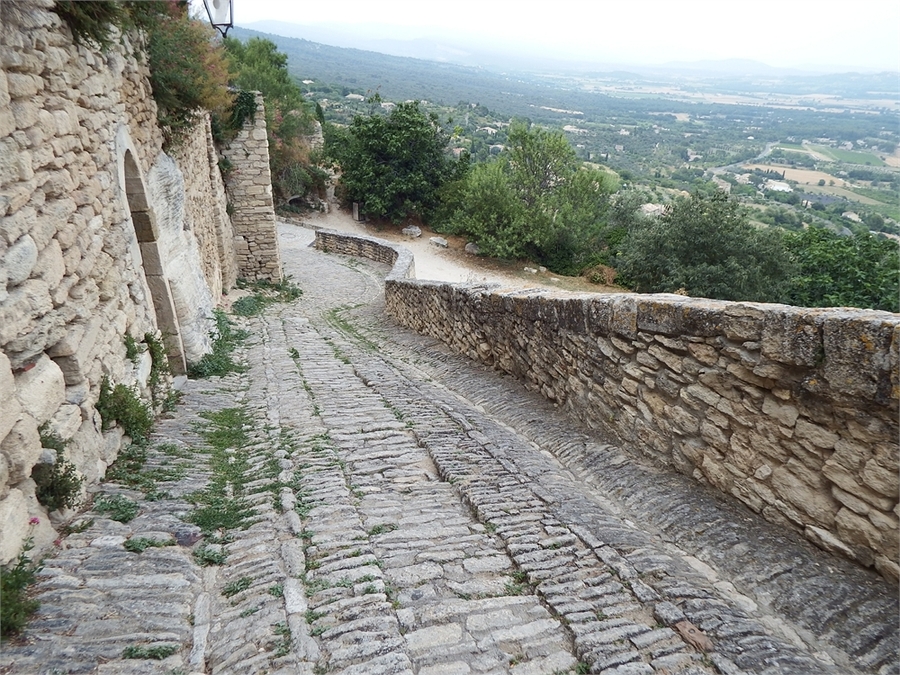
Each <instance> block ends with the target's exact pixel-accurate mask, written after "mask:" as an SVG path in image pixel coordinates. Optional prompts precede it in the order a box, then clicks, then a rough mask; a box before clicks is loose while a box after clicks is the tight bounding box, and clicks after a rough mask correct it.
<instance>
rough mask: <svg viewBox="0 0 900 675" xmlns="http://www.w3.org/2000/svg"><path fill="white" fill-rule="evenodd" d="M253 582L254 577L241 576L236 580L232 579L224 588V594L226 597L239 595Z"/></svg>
mask: <svg viewBox="0 0 900 675" xmlns="http://www.w3.org/2000/svg"><path fill="white" fill-rule="evenodd" d="M251 583H253V579H251V578H250V577H241V578H240V579H237V580H235V581H231V582H229V583H227V584H225V586H224V587H223V588H222V595H224V596H225V597H226V598H230V597H232V596H235V595H237V594H238V593H240V592H241V591H246V590H247V589H248V588H250V584H251Z"/></svg>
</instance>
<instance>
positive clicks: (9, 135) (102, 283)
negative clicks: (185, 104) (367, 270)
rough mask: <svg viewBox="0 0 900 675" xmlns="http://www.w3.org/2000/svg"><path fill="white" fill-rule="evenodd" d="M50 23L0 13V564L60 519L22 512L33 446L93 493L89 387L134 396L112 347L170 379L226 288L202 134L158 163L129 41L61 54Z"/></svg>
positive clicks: (61, 34) (221, 194)
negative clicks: (158, 362)
mask: <svg viewBox="0 0 900 675" xmlns="http://www.w3.org/2000/svg"><path fill="white" fill-rule="evenodd" d="M52 7H53V2H52V0H30V1H29V2H2V3H0V564H5V563H7V562H9V561H10V560H12V559H13V558H14V557H15V556H16V555H18V552H19V550H21V546H22V542H23V541H24V540H25V538H26V537H29V536H31V537H33V538H34V539H35V543H36V551H40V550H41V549H42V548H45V547H46V546H47V545H49V543H50V542H52V541H53V540H54V539H56V537H57V535H56V533H55V531H54V528H53V526H54V524H56V525H58V524H59V523H60V522H61V521H62V519H63V518H64V514H59V513H54V514H52V516H53V520H52V522H51V519H50V518H49V517H48V515H50V514H47V513H46V510H45V509H44V507H43V506H42V505H41V504H40V503H39V502H38V501H37V499H36V496H35V488H36V485H35V483H34V480H33V479H32V470H33V468H34V466H35V465H36V463H38V462H43V461H52V459H53V454H54V453H53V452H52V451H45V450H44V449H43V448H42V440H41V434H40V432H39V429H42V430H43V432H44V435H45V437H46V435H47V434H48V433H52V434H54V435H56V436H57V437H59V438H60V439H61V440H62V441H64V442H65V444H66V445H65V450H64V452H63V453H62V455H63V457H62V458H63V459H66V460H67V461H70V462H72V463H73V464H74V465H75V466H76V468H77V469H78V471H79V472H80V474H81V475H82V476H83V477H84V478H85V479H86V484H87V485H90V484H91V483H93V482H96V481H97V480H99V478H100V477H102V476H103V475H104V473H105V471H106V468H107V466H108V465H109V464H110V463H111V462H112V461H113V460H114V459H115V457H116V455H117V453H118V451H119V448H120V445H121V443H122V431H121V430H120V429H116V428H114V429H110V430H104V429H102V427H101V420H100V417H99V415H98V413H97V410H96V402H97V400H98V397H99V393H100V385H101V382H102V380H103V378H104V377H106V378H108V379H109V381H110V382H111V383H113V384H118V383H122V384H125V385H127V386H133V387H135V388H136V390H137V391H139V392H140V393H141V394H142V395H143V396H144V397H145V398H148V395H149V392H148V390H147V385H146V383H147V380H148V376H149V371H150V357H149V355H148V354H147V353H144V354H142V355H140V356H138V357H137V358H136V359H135V362H132V361H131V360H129V359H128V358H126V348H125V336H126V335H127V336H131V337H132V338H134V339H135V340H136V341H138V342H140V341H141V340H142V339H143V337H144V335H145V334H146V333H151V334H153V335H156V336H157V337H162V338H163V339H165V340H166V344H167V347H168V353H169V357H170V365H171V367H172V369H173V370H174V371H175V372H179V371H183V370H184V368H185V362H186V361H192V360H196V359H199V358H200V357H201V356H202V355H203V354H204V353H205V352H206V351H208V349H209V334H208V333H209V329H210V321H209V317H210V314H211V312H212V309H213V307H215V305H216V303H217V302H218V301H219V299H220V294H221V292H222V290H223V289H227V288H228V287H229V286H231V284H232V283H233V282H234V279H235V277H236V275H237V263H236V258H235V254H234V235H233V232H232V229H231V224H230V221H229V218H228V215H227V213H226V199H225V191H224V185H223V182H222V179H221V176H220V175H219V170H218V164H217V162H218V158H217V156H216V152H215V149H214V147H213V146H212V140H211V134H210V129H209V121H208V119H206V118H201V119H200V120H199V121H198V124H197V126H196V127H195V128H194V130H193V131H192V132H191V133H190V134H189V135H188V137H187V138H186V139H185V141H184V143H183V144H182V145H181V146H180V147H179V148H177V149H176V150H174V151H173V152H172V155H171V156H170V155H169V154H166V153H165V152H163V134H162V132H161V130H160V129H159V128H158V127H157V124H156V104H155V102H154V101H153V99H152V97H151V90H150V83H149V72H148V70H147V65H146V59H136V58H135V57H134V56H132V50H131V46H130V44H129V39H128V38H126V39H125V42H126V45H125V46H119V45H114V46H113V47H112V48H111V49H110V50H109V51H108V52H107V53H105V54H104V53H101V52H99V51H95V50H93V49H90V48H88V47H84V46H76V45H75V44H74V42H73V39H72V35H71V33H70V32H69V29H68V28H67V27H66V26H65V25H64V23H63V22H62V20H61V19H60V18H59V17H58V16H57V15H56V14H55V13H54V12H53V11H52ZM235 147H238V146H235ZM32 518H37V519H38V520H39V523H38V524H37V525H33V524H31V523H30V522H29V521H30V520H31V519H32Z"/></svg>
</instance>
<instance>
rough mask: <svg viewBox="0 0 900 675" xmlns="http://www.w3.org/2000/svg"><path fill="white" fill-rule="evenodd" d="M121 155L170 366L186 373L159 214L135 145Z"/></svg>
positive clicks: (130, 211) (144, 267)
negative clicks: (161, 244)
mask: <svg viewBox="0 0 900 675" xmlns="http://www.w3.org/2000/svg"><path fill="white" fill-rule="evenodd" d="M129 145H130V144H129ZM120 147H121V146H120ZM120 157H121V166H120V171H121V172H120V176H123V177H124V183H123V185H122V187H123V192H124V196H125V200H124V201H125V206H126V213H127V214H128V215H130V218H129V221H130V222H131V224H132V228H133V230H134V234H135V236H136V238H137V243H138V246H139V247H140V266H141V268H142V270H143V273H144V279H145V280H146V283H147V289H148V290H149V292H150V297H151V299H152V300H153V310H154V313H155V315H156V324H157V327H158V328H159V330H160V331H161V332H162V335H163V342H164V343H165V345H166V354H167V355H168V357H169V369H170V370H171V372H172V374H173V375H183V374H185V373H186V372H187V362H186V361H185V357H184V345H183V344H182V341H181V329H180V327H179V325H178V315H177V314H176V313H175V305H174V303H173V302H172V290H171V288H170V287H169V280H168V279H167V278H166V275H165V270H164V269H163V264H162V258H161V256H160V253H159V246H158V244H157V241H158V238H159V230H158V228H157V226H156V218H155V216H154V215H153V208H152V207H151V206H150V203H149V202H148V200H147V190H146V188H145V186H144V180H143V178H142V177H141V171H140V168H139V167H138V164H137V162H136V161H135V157H134V152H133V151H132V148H130V147H128V148H125V149H124V152H122V153H121V154H120Z"/></svg>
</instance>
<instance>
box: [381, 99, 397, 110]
mask: <svg viewBox="0 0 900 675" xmlns="http://www.w3.org/2000/svg"><path fill="white" fill-rule="evenodd" d="M396 106H397V104H396V103H391V102H390V101H382V102H381V107H382V108H384V109H385V110H387V111H388V112H390V111H391V110H393V109H394V108H395V107H396Z"/></svg>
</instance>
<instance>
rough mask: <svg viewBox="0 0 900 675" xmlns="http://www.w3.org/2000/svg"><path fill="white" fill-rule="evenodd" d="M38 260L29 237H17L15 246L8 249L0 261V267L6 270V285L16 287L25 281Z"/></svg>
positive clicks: (35, 249) (32, 240)
mask: <svg viewBox="0 0 900 675" xmlns="http://www.w3.org/2000/svg"><path fill="white" fill-rule="evenodd" d="M37 260H38V249H37V245H36V244H35V243H34V239H32V238H31V237H30V236H29V235H27V234H26V235H23V236H22V237H19V239H18V241H16V243H15V244H13V245H12V246H10V247H9V249H8V250H7V251H6V254H5V255H4V256H3V258H2V260H0V265H2V266H3V267H4V268H6V275H7V283H8V284H9V285H10V286H16V285H18V284H21V283H22V282H23V281H25V280H26V279H27V278H28V277H29V275H30V274H31V270H32V269H34V266H35V264H36V263H37Z"/></svg>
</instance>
